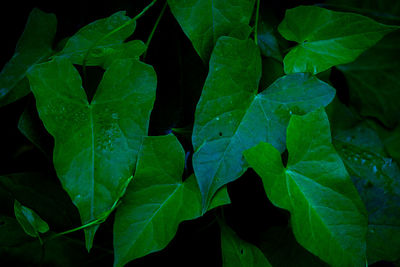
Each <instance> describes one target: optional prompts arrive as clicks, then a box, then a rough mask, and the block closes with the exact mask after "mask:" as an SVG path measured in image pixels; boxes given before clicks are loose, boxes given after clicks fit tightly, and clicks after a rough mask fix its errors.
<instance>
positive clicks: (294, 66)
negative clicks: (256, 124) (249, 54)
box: [278, 6, 398, 74]
mask: <svg viewBox="0 0 400 267" xmlns="http://www.w3.org/2000/svg"><path fill="white" fill-rule="evenodd" d="M396 29H398V27H397V26H388V25H384V24H380V23H378V22H375V21H374V20H372V19H370V18H368V17H364V16H361V15H358V14H354V13H345V12H335V11H330V10H327V9H323V8H320V7H316V6H299V7H296V8H293V9H289V10H287V11H286V15H285V18H284V19H283V21H282V23H281V24H280V25H279V27H278V30H279V32H280V33H281V34H282V35H283V37H285V38H286V39H287V40H289V41H295V42H297V43H299V44H298V45H297V46H296V47H294V48H293V49H292V50H291V51H290V52H289V53H288V54H287V55H286V56H285V58H284V60H283V62H284V66H285V72H286V73H294V72H311V73H314V74H316V73H319V72H322V71H324V70H327V69H329V68H330V67H332V66H336V65H340V64H345V63H350V62H352V61H354V60H355V59H356V58H357V57H358V56H359V55H360V54H361V53H362V52H364V51H365V50H367V49H368V48H370V47H372V46H373V45H374V44H375V43H376V42H378V41H379V40H380V39H381V38H382V37H383V36H384V35H385V34H387V33H390V32H392V31H394V30H396Z"/></svg>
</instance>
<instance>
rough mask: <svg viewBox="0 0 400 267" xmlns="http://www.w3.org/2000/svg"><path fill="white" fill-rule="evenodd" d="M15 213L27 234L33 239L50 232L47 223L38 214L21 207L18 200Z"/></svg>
mask: <svg viewBox="0 0 400 267" xmlns="http://www.w3.org/2000/svg"><path fill="white" fill-rule="evenodd" d="M14 213H15V217H16V218H17V221H18V222H19V224H20V225H21V226H22V229H24V231H25V233H26V234H28V235H30V236H32V237H39V233H46V232H47V231H49V226H48V225H47V223H46V222H45V221H43V220H42V219H41V218H40V217H39V215H37V214H36V212H34V211H33V210H31V209H30V208H28V207H25V206H23V205H21V203H19V202H18V201H17V200H15V202H14Z"/></svg>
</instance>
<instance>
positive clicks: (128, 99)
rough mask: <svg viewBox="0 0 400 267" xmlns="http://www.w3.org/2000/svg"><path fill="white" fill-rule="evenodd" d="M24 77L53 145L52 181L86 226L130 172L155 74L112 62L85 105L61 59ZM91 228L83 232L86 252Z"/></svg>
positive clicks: (148, 109)
mask: <svg viewBox="0 0 400 267" xmlns="http://www.w3.org/2000/svg"><path fill="white" fill-rule="evenodd" d="M28 77H29V80H30V83H31V87H32V91H33V93H34V95H35V98H36V106H37V109H38V111H39V116H40V118H41V119H42V121H43V123H44V125H45V127H46V129H47V131H48V132H49V133H50V134H51V135H53V137H54V139H55V148H54V155H53V162H54V166H55V169H56V171H57V175H58V177H59V179H60V181H61V183H62V185H63V187H64V189H65V190H66V191H67V192H68V194H69V196H70V197H71V199H72V201H73V203H74V204H75V205H76V206H77V207H78V209H79V212H80V215H81V220H82V224H87V223H89V222H91V221H93V220H95V219H97V218H98V216H100V214H104V212H105V211H108V210H110V209H111V208H112V206H113V205H114V203H115V201H117V200H118V198H119V196H120V193H121V191H122V190H123V189H124V188H123V185H125V184H126V180H127V179H128V178H129V177H130V176H131V175H132V173H133V171H134V169H135V163H136V158H137V154H138V152H139V148H140V146H141V142H142V139H143V137H144V136H146V135H147V129H148V124H149V118H150V112H151V110H152V108H153V103H154V99H155V90H156V83H157V79H156V74H155V72H154V70H153V68H152V67H151V66H149V65H146V64H144V63H142V62H139V61H137V60H134V59H125V60H115V61H114V62H113V64H112V65H111V66H110V67H109V68H108V69H107V71H106V72H105V73H104V76H103V79H102V81H101V82H100V85H99V86H98V89H97V92H96V94H95V96H94V98H93V100H92V102H91V103H89V102H88V100H87V97H86V95H85V91H84V89H83V88H82V82H81V78H80V76H79V73H78V71H77V70H76V69H75V68H74V66H73V65H72V64H71V63H70V61H69V60H68V59H66V58H63V57H56V58H55V59H54V60H52V61H50V62H48V63H44V64H40V65H37V66H36V67H35V68H33V69H32V70H31V71H30V73H29V75H28ZM97 228H98V225H97V226H93V227H90V228H86V229H85V234H86V242H87V247H88V249H89V248H90V247H91V246H92V242H93V237H94V233H95V232H96V229H97Z"/></svg>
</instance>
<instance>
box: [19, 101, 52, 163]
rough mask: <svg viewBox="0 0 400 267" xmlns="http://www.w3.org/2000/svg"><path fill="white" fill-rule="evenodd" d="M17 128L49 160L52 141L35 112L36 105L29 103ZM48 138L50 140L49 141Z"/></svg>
mask: <svg viewBox="0 0 400 267" xmlns="http://www.w3.org/2000/svg"><path fill="white" fill-rule="evenodd" d="M18 130H19V131H20V132H21V133H22V134H23V135H24V136H25V137H26V138H27V139H28V140H29V141H30V142H31V143H32V144H34V145H35V146H36V147H37V148H38V149H39V150H41V151H42V152H43V153H44V155H45V156H46V157H47V158H48V159H50V160H51V154H52V150H53V146H52V145H53V143H52V142H51V139H50V138H51V137H50V135H49V134H48V133H47V132H46V129H45V128H44V126H43V123H42V121H41V120H40V118H39V115H38V114H37V110H36V107H35V106H34V105H31V103H29V104H28V105H27V106H26V108H25V110H24V111H23V112H22V114H21V116H20V117H19V120H18ZM49 139H50V142H49Z"/></svg>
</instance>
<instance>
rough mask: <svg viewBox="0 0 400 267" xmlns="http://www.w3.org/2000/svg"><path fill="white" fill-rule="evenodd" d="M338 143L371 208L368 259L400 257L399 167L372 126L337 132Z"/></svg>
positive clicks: (336, 143) (355, 180)
mask: <svg viewBox="0 0 400 267" xmlns="http://www.w3.org/2000/svg"><path fill="white" fill-rule="evenodd" d="M335 147H336V148H337V151H338V152H339V154H340V155H341V157H342V159H343V161H344V163H345V165H346V168H347V170H348V171H349V173H350V175H351V177H352V179H353V182H354V184H355V185H356V187H357V190H358V192H359V193H360V196H361V198H362V200H363V201H364V203H365V205H366V207H367V211H368V215H369V216H368V234H367V256H368V263H369V264H372V263H374V262H376V261H379V260H387V261H395V260H397V259H399V258H400V221H399V217H400V180H399V177H400V170H399V168H398V166H397V164H396V163H395V162H393V161H392V159H391V158H388V157H387V155H386V153H385V152H384V146H383V143H382V142H381V141H380V139H379V137H378V135H377V134H376V132H375V131H373V130H372V129H370V128H368V127H366V126H365V125H363V124H361V125H357V126H356V127H354V128H351V129H348V130H342V131H340V132H338V133H337V134H336V136H335Z"/></svg>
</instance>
